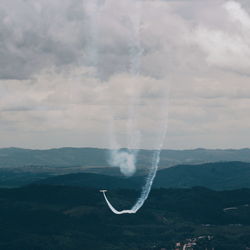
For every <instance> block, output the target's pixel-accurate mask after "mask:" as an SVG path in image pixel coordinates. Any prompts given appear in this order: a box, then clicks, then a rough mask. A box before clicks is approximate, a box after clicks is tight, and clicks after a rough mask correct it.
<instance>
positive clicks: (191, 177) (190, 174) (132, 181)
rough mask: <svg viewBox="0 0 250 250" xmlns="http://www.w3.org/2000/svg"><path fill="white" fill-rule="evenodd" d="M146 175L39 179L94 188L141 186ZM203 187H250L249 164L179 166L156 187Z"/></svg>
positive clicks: (163, 175)
mask: <svg viewBox="0 0 250 250" xmlns="http://www.w3.org/2000/svg"><path fill="white" fill-rule="evenodd" d="M144 182H145V176H135V177H132V178H121V177H115V176H105V175H98V174H88V173H79V174H69V175H61V176H55V177H49V178H47V179H44V180H40V181H39V183H41V184H51V185H68V186H81V187H92V188H99V189H113V188H135V189H140V188H141V186H142V185H143V184H144ZM196 186H203V187H207V188H210V189H214V190H230V189H238V188H250V163H243V162H217V163H206V164H200V165H179V166H175V167H171V168H167V169H163V170H160V171H158V173H157V175H156V178H155V181H154V184H153V187H154V188H190V187H196Z"/></svg>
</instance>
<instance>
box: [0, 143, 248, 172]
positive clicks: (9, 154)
mask: <svg viewBox="0 0 250 250" xmlns="http://www.w3.org/2000/svg"><path fill="white" fill-rule="evenodd" d="M152 152H153V151H151V150H140V152H139V154H138V161H137V164H138V167H139V168H143V167H145V166H148V165H149V164H150V163H151V159H152ZM108 157H109V150H107V149H99V148H59V149H48V150H30V149H20V148H3V149H0V167H21V166H56V167H65V166H66V167H69V166H70V167H71V166H85V167H108V163H107V159H108ZM218 161H243V162H250V149H239V150H233V149H228V150H220V149H218V150H217V149H216V150H208V149H194V150H162V152H161V161H160V167H161V168H166V167H169V166H174V165H177V164H199V163H206V162H218Z"/></svg>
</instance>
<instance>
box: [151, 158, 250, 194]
mask: <svg viewBox="0 0 250 250" xmlns="http://www.w3.org/2000/svg"><path fill="white" fill-rule="evenodd" d="M195 186H203V187H207V188H210V189H214V190H225V189H238V188H250V163H244V162H216V163H206V164H201V165H180V166H176V167H172V168H169V169H164V170H161V171H159V172H158V173H157V176H156V178H155V182H154V187H164V188H168V187H175V188H188V187H195Z"/></svg>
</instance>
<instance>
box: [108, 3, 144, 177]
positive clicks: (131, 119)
mask: <svg viewBox="0 0 250 250" xmlns="http://www.w3.org/2000/svg"><path fill="white" fill-rule="evenodd" d="M129 4H131V3H130V2H129ZM141 4H142V3H141V1H140V0H136V1H135V12H134V13H132V14H131V15H130V21H131V27H132V33H131V36H130V41H129V55H130V65H129V74H130V75H131V76H134V78H133V81H130V83H129V84H130V97H129V100H128V103H129V105H128V120H127V149H126V150H121V149H119V147H118V149H117V146H118V143H117V142H116V141H114V136H113V135H112V139H113V145H112V147H114V146H115V148H116V149H115V150H112V151H111V153H110V160H109V163H110V165H111V166H118V167H119V168H120V171H121V172H122V174H124V175H126V176H132V175H133V174H134V173H135V171H136V158H137V154H138V148H139V145H140V137H141V134H140V131H139V130H138V129H136V122H135V121H136V111H135V105H136V103H138V102H139V95H138V93H137V91H136V86H135V84H136V80H137V79H136V76H138V75H139V74H140V64H141V62H140V58H141V54H142V46H141V41H140V25H141ZM112 121H113V119H112ZM112 127H113V125H112Z"/></svg>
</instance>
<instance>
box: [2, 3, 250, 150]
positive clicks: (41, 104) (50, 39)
mask: <svg viewBox="0 0 250 250" xmlns="http://www.w3.org/2000/svg"><path fill="white" fill-rule="evenodd" d="M249 114H250V2H249V0H242V1H225V0H202V1H200V0H143V1H141V2H138V1H136V0H84V1H82V0H53V1H49V0H38V1H32V0H12V1H7V0H0V147H11V146H15V147H25V148H51V147H65V146H74V147H75V146H76V147H110V146H111V144H112V143H113V142H111V141H112V140H113V139H112V138H113V137H114V136H112V134H113V133H114V134H115V137H116V139H117V141H118V142H119V145H120V146H125V147H126V146H127V145H128V141H129V140H130V139H129V138H133V139H135V138H137V132H138V133H140V142H138V141H137V142H136V143H137V145H140V147H143V148H152V147H154V146H156V147H157V145H159V144H160V143H161V142H160V141H161V139H159V136H161V135H162V134H163V128H164V125H165V123H166V117H167V115H168V129H167V135H166V139H165V141H164V146H163V147H164V148H177V149H183V148H197V147H204V148H243V147H249V146H250V115H249ZM131 116H132V117H133V118H134V119H133V123H132V125H131V123H130V122H128V118H129V117H131ZM129 126H130V127H129ZM135 128H136V129H135ZM111 137H112V138H111ZM110 138H111V139H110ZM138 138H139V137H138ZM138 138H137V139H138ZM138 140H139V139H138ZM130 145H131V144H130Z"/></svg>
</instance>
